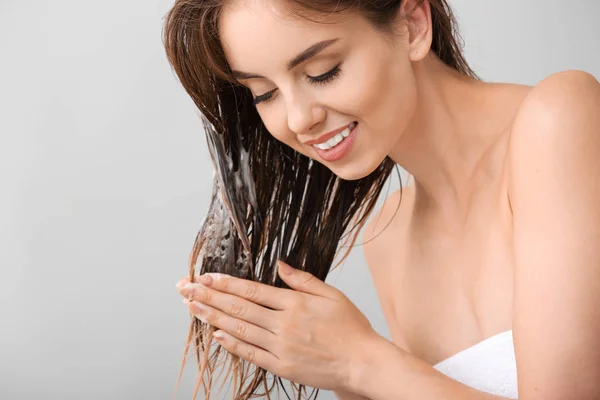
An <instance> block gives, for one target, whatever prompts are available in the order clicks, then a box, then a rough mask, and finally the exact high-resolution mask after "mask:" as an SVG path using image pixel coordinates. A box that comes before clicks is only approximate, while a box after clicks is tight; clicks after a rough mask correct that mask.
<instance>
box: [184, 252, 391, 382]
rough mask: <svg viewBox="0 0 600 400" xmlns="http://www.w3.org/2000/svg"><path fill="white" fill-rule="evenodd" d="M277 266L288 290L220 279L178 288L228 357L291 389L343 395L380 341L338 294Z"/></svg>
mask: <svg viewBox="0 0 600 400" xmlns="http://www.w3.org/2000/svg"><path fill="white" fill-rule="evenodd" d="M278 263H279V267H278V273H279V276H280V277H281V279H282V280H283V281H284V282H285V283H287V284H288V285H289V286H290V287H291V288H292V289H294V290H291V289H282V288H276V287H273V286H270V285H265V284H262V283H258V282H253V281H250V280H246V279H239V278H234V277H232V276H228V275H223V274H205V275H203V276H201V277H200V282H202V283H197V282H194V283H190V282H189V279H188V278H184V279H182V280H181V281H180V282H179V283H178V285H177V286H178V288H179V291H180V293H181V294H182V295H183V296H184V297H185V298H186V299H185V300H184V303H186V304H187V305H188V307H189V309H190V311H191V312H192V314H193V315H194V316H196V318H198V319H200V320H202V321H204V322H206V323H209V324H210V325H212V326H215V327H216V328H218V329H219V330H218V331H216V332H215V334H214V337H215V340H217V341H218V342H219V343H220V344H221V345H222V346H223V347H224V348H225V349H226V350H228V351H229V352H231V353H233V354H235V355H237V356H239V357H241V358H243V359H245V360H246V361H248V362H251V363H253V364H255V365H257V366H259V367H261V368H264V369H266V370H267V371H269V372H271V373H273V374H275V375H277V376H280V377H282V378H284V379H288V380H290V381H292V382H296V383H299V384H303V385H306V386H310V387H315V388H320V389H324V390H341V391H344V390H347V389H348V385H349V379H350V377H351V375H352V373H353V371H352V370H351V368H353V367H354V366H355V365H356V364H357V363H359V362H360V361H361V359H362V358H363V352H369V351H370V350H369V347H370V343H371V342H374V341H377V340H379V339H380V336H379V335H378V334H377V332H375V330H373V328H372V327H371V324H370V323H369V321H368V319H367V318H366V317H365V316H364V315H363V314H362V313H361V312H360V311H359V310H358V309H357V308H356V306H354V304H352V302H350V300H348V298H347V297H346V296H345V295H344V294H343V293H342V292H340V291H339V290H337V289H336V288H334V287H332V286H330V285H328V284H326V283H325V282H323V281H321V280H319V279H317V278H316V277H314V276H313V275H311V274H309V273H308V272H304V271H300V270H297V269H294V268H292V267H290V266H289V265H287V264H285V263H284V262H282V261H279V262H278ZM286 272H290V274H289V275H288V274H286ZM203 283H204V284H203ZM188 299H192V300H193V301H191V302H190V301H189V300H188ZM219 333H220V334H222V339H218V337H217V335H218V334H219Z"/></svg>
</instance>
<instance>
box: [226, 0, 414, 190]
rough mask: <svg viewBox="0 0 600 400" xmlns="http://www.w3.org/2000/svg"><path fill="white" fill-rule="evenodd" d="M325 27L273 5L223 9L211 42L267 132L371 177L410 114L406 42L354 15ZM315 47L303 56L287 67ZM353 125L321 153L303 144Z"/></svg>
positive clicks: (342, 172)
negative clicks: (247, 93)
mask: <svg viewBox="0 0 600 400" xmlns="http://www.w3.org/2000/svg"><path fill="white" fill-rule="evenodd" d="M335 18H336V20H335V21H334V22H335V23H322V22H311V21H309V20H305V19H301V18H293V17H290V16H288V15H286V14H285V12H284V11H282V8H281V5H278V4H277V2H274V1H238V2H235V3H234V4H233V5H230V6H227V7H226V8H225V9H224V12H223V14H222V18H221V21H220V39H221V42H222V44H223V47H224V50H225V54H226V57H227V60H228V62H229V64H230V67H231V68H232V70H234V71H238V72H243V74H241V73H240V74H239V75H238V80H239V81H240V83H242V84H243V85H244V86H246V87H248V88H249V89H250V91H251V92H252V95H253V97H254V98H255V103H256V108H257V110H258V112H259V114H260V116H261V118H262V120H263V122H264V124H265V126H266V127H267V129H268V130H269V132H270V133H271V134H272V135H273V136H274V137H275V138H276V139H278V140H279V141H281V142H283V143H285V144H286V145H288V146H290V147H292V148H293V149H295V150H296V151H298V152H300V153H302V154H304V155H306V156H308V157H311V158H313V159H315V160H316V161H318V162H320V163H322V164H323V165H325V166H326V167H328V168H329V169H330V170H331V171H332V172H333V173H335V174H336V175H337V176H339V177H340V178H342V179H347V180H354V179H359V178H362V177H365V176H367V175H368V174H370V173H371V172H372V171H374V170H375V168H377V166H378V165H379V164H381V162H382V161H383V160H384V158H385V157H386V156H387V155H388V154H389V153H390V151H391V150H392V148H393V147H394V145H395V144H396V143H397V142H398V139H399V138H400V136H401V134H402V132H403V131H404V129H405V128H406V126H407V125H408V122H409V120H410V118H411V116H412V115H413V113H414V110H415V104H416V87H415V80H414V75H413V72H412V67H411V62H410V59H409V56H408V44H407V43H408V39H407V35H406V34H402V35H400V36H396V37H392V36H391V35H386V34H384V33H382V32H380V31H377V30H375V29H374V28H373V27H372V25H370V23H369V22H368V21H367V20H366V19H364V18H363V17H362V16H360V15H358V14H345V15H338V16H336V17H335ZM329 22H331V21H329ZM315 44H317V48H316V51H314V52H312V56H310V57H303V59H301V60H298V59H297V56H298V55H300V54H302V53H303V52H304V51H305V50H307V49H309V48H311V46H313V45H315ZM319 44H320V45H319ZM313 49H314V48H313ZM294 59H296V61H297V62H293V63H292V60H294ZM353 122H356V123H357V124H355V125H356V126H355V127H354V129H352V131H351V132H350V134H349V135H348V130H346V131H345V132H343V133H342V135H341V136H340V135H338V137H337V140H336V138H335V137H334V138H333V141H330V144H331V143H338V142H339V139H341V138H342V137H344V136H345V135H348V136H346V137H345V138H344V140H342V141H341V142H339V143H338V144H337V146H336V147H333V148H331V149H330V150H323V151H321V150H318V149H316V148H315V147H314V146H313V145H312V144H308V143H307V142H308V141H313V140H317V139H318V138H320V137H321V136H322V135H324V134H327V133H331V132H332V131H337V132H341V131H342V130H343V129H344V128H346V127H348V126H350V128H352V127H353V125H351V124H352V123H353ZM319 141H321V140H319Z"/></svg>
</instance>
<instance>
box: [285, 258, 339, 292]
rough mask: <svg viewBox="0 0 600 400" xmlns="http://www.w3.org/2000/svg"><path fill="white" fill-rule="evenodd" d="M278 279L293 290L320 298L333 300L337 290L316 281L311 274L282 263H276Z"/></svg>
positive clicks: (318, 280)
mask: <svg viewBox="0 0 600 400" xmlns="http://www.w3.org/2000/svg"><path fill="white" fill-rule="evenodd" d="M277 271H278V273H279V277H280V278H281V279H282V280H283V281H284V282H285V283H287V284H288V286H289V287H291V288H292V289H294V290H297V291H299V292H304V293H309V294H313V295H316V296H320V297H328V298H334V297H335V296H336V295H337V292H338V291H337V289H335V288H334V287H333V286H331V285H328V284H327V283H325V282H323V281H322V280H320V279H318V278H317V277H316V276H314V275H313V274H311V273H309V272H306V271H302V270H299V269H296V268H293V267H292V266H290V265H289V264H287V263H285V262H284V261H281V260H278V261H277Z"/></svg>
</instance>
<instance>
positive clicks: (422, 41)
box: [400, 0, 433, 61]
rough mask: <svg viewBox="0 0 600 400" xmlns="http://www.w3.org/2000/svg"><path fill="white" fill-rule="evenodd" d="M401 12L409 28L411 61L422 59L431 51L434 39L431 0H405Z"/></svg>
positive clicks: (409, 55) (409, 54)
mask: <svg viewBox="0 0 600 400" xmlns="http://www.w3.org/2000/svg"><path fill="white" fill-rule="evenodd" d="M400 14H401V15H402V16H403V17H404V18H405V22H406V25H407V28H408V34H409V38H408V57H409V59H410V60H411V61H420V60H422V59H423V58H425V56H426V55H427V54H428V53H429V50H430V49H431V43H432V40H433V29H432V23H431V5H430V3H429V0H405V1H404V3H403V4H402V5H401V6H400Z"/></svg>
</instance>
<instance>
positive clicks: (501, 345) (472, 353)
mask: <svg viewBox="0 0 600 400" xmlns="http://www.w3.org/2000/svg"><path fill="white" fill-rule="evenodd" d="M434 368H435V369H437V370H438V371H440V372H442V373H443V374H445V375H447V376H448V377H450V378H452V379H454V380H457V381H459V382H461V383H463V384H465V385H467V386H470V387H472V388H475V389H477V390H480V391H482V392H487V393H491V394H495V395H498V396H504V397H508V398H510V399H517V398H518V388H517V363H516V360H515V350H514V343H513V336H512V330H509V331H506V332H502V333H499V334H497V335H494V336H492V337H490V338H487V339H485V340H483V341H481V342H479V343H477V344H475V345H474V346H471V347H469V348H468V349H465V350H463V351H461V352H459V353H457V354H455V355H453V356H451V357H449V358H447V359H445V360H444V361H441V362H440V363H438V364H436V365H434Z"/></svg>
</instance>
